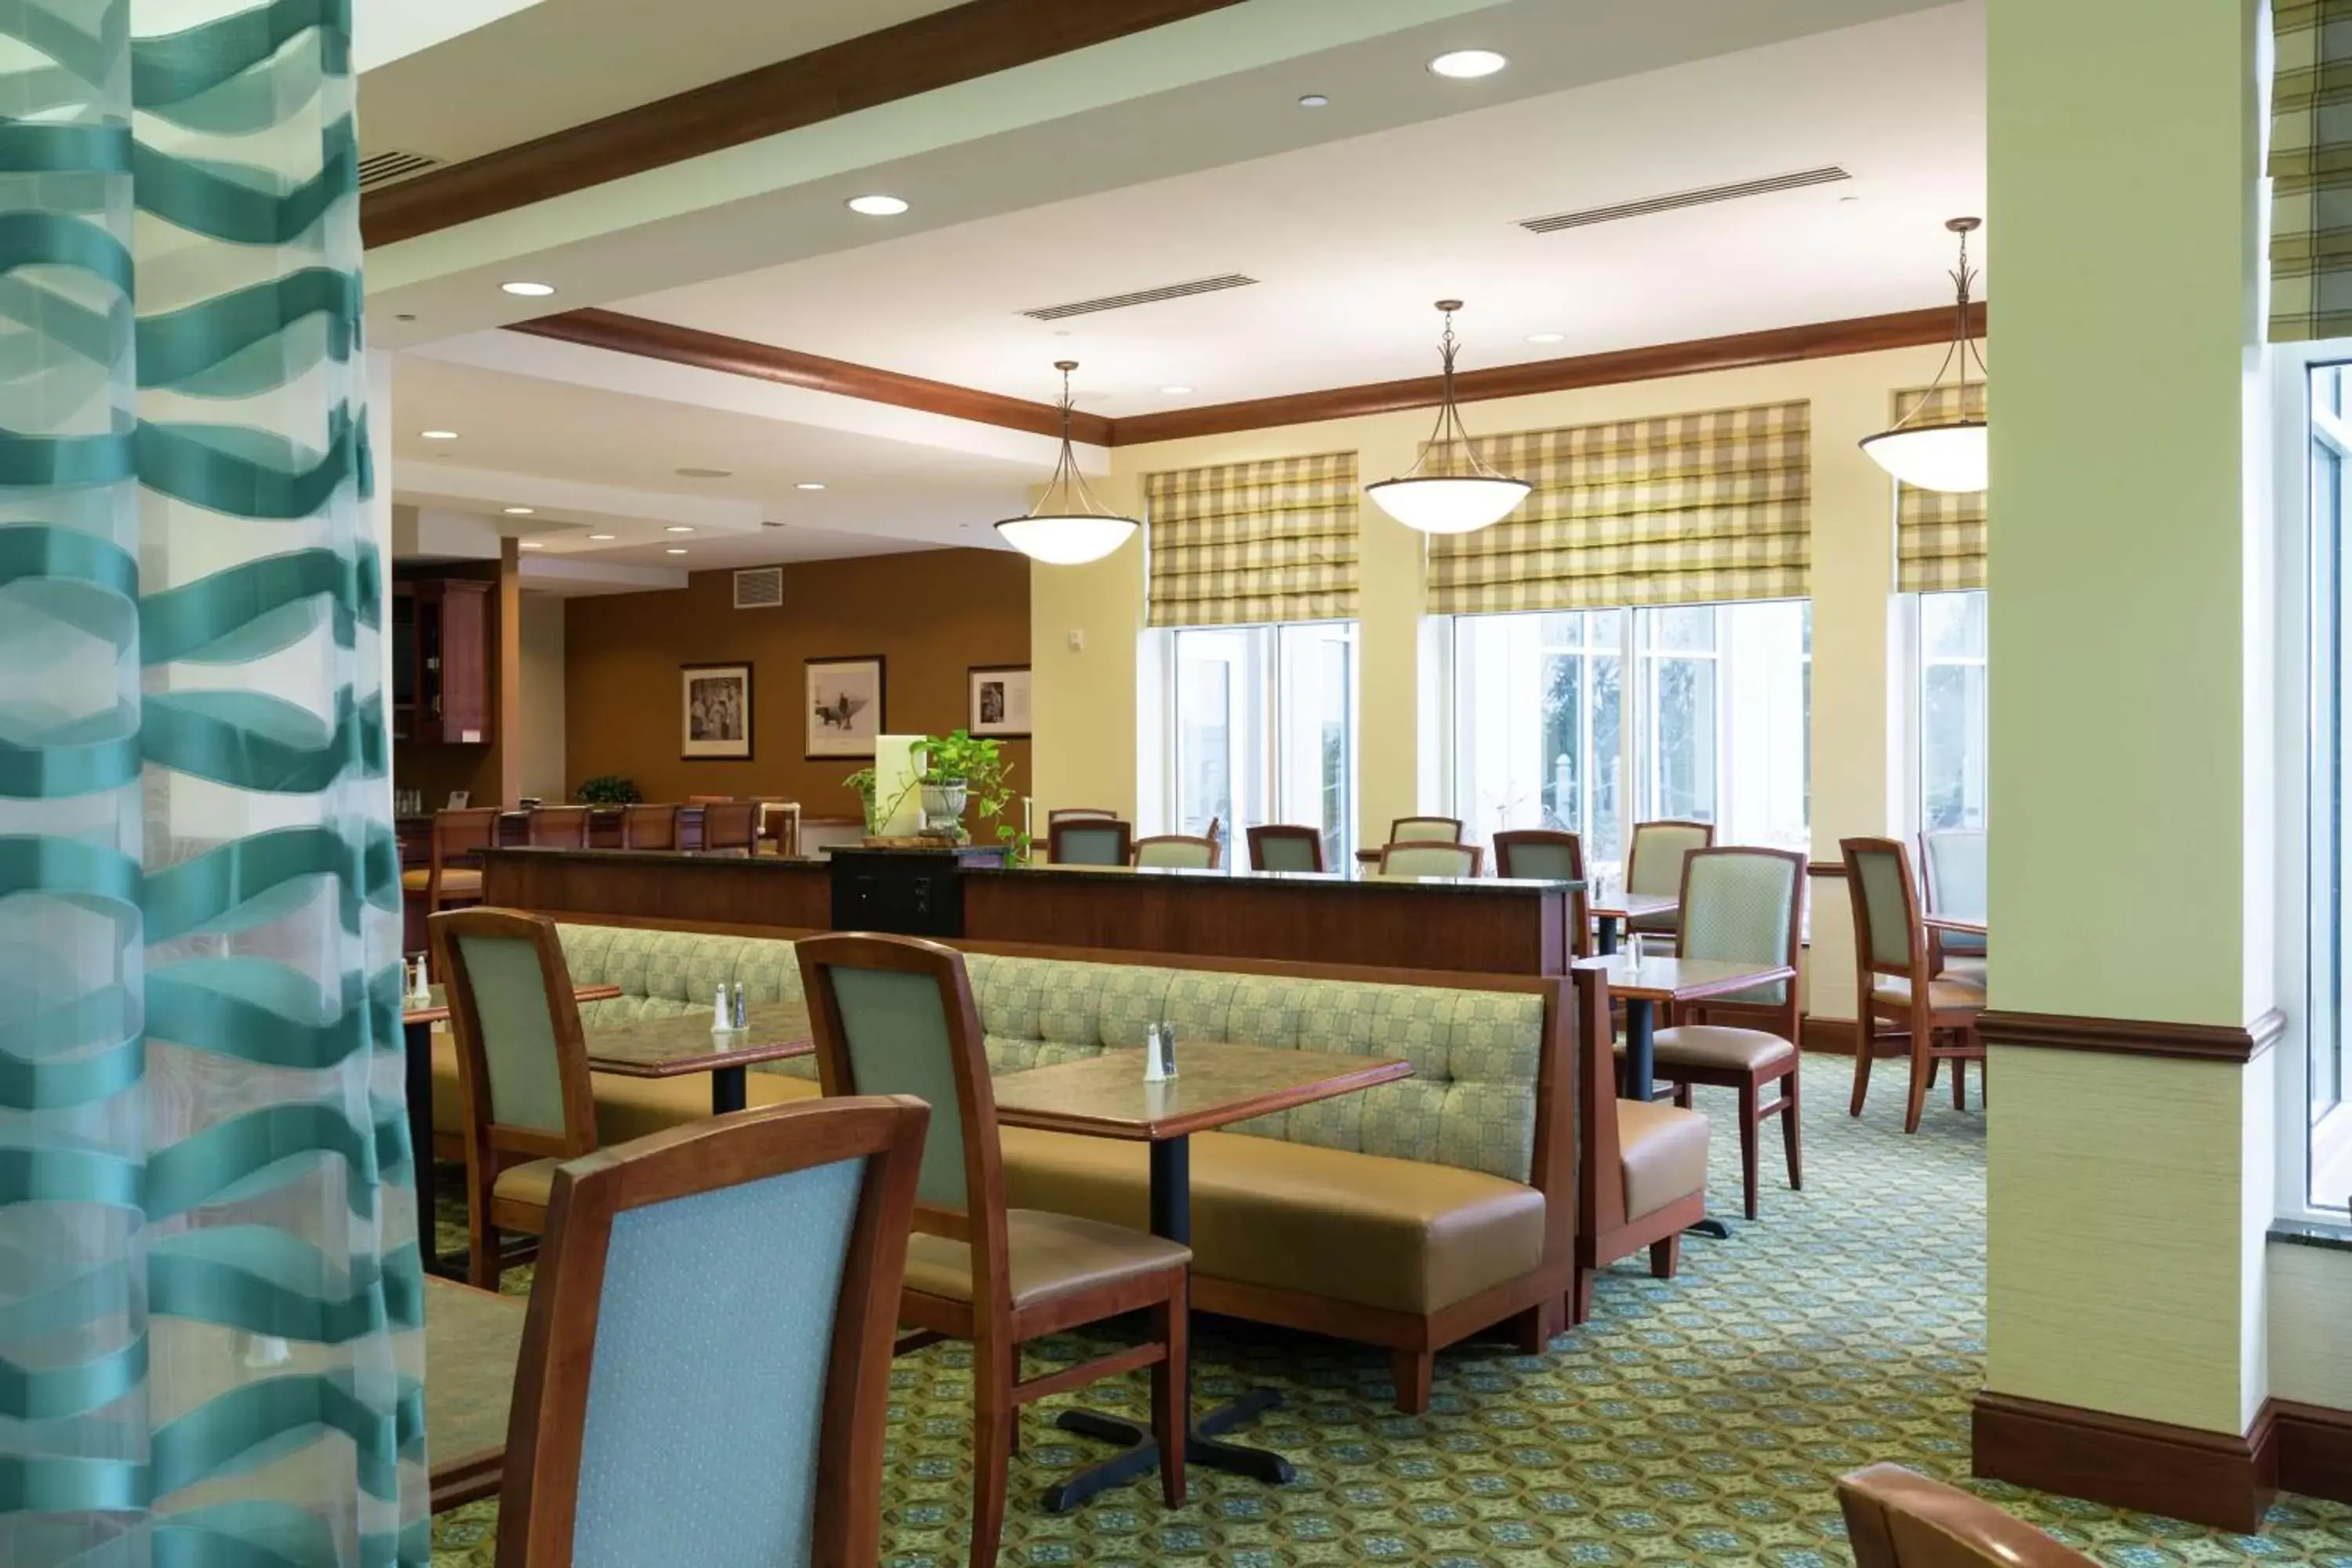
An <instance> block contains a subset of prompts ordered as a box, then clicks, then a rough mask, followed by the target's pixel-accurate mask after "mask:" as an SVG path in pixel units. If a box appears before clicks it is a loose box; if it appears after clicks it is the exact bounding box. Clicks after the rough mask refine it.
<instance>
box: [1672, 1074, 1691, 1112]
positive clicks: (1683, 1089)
mask: <svg viewBox="0 0 2352 1568" xmlns="http://www.w3.org/2000/svg"><path fill="white" fill-rule="evenodd" d="M1675 1105H1677V1106H1678V1107H1680V1108H1681V1109H1683V1110H1690V1109H1691V1086H1690V1084H1689V1083H1688V1082H1687V1081H1685V1082H1682V1083H1677V1084H1675Z"/></svg>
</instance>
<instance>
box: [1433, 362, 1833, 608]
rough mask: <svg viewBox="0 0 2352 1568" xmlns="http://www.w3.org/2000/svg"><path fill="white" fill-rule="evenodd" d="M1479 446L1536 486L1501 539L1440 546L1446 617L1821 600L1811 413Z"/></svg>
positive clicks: (1439, 594)
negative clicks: (1816, 594) (1816, 595)
mask: <svg viewBox="0 0 2352 1568" xmlns="http://www.w3.org/2000/svg"><path fill="white" fill-rule="evenodd" d="M1472 446H1473V447H1474V448H1475V450H1476V451H1477V453H1478V455H1479V456H1480V457H1481V458H1485V459H1486V461H1487V462H1489V463H1491V464H1493V465H1494V467H1495V468H1497V469H1498V470H1500V471H1501V472H1503V473H1506V474H1508V475H1510V476H1511V477H1512V478H1514V479H1525V480H1527V481H1528V483H1530V484H1532V485H1534V486H1535V489H1534V491H1533V492H1532V493H1531V494H1530V495H1529V496H1528V499H1527V500H1524V501H1522V502H1521V503H1520V504H1519V509H1518V510H1517V511H1515V512H1513V513H1511V515H1510V516H1509V517H1507V518H1506V519H1504V520H1503V521H1501V522H1498V523H1496V524H1495V525H1494V526H1493V527H1491V528H1483V529H1480V530H1479V531H1477V532H1475V533H1465V534H1454V535H1439V536H1436V537H1433V538H1432V539H1431V541H1430V552H1429V570H1430V593H1429V608H1430V611H1431V613H1432V614H1434V615H1445V616H1462V615H1477V614H1481V613H1485V612H1490V611H1497V610H1584V609H1605V608H1610V607H1613V606H1617V605H1703V604H1712V603H1717V602H1719V601H1722V600H1727V599H1792V598H1801V597H1803V596H1804V595H1806V594H1808V593H1809V592H1811V582H1812V405H1811V404H1809V403H1801V402H1800V403H1775V404H1768V405H1763V406H1761V407H1756V408H1725V409H1718V410H1717V411H1716V412H1714V413H1710V414H1676V415H1672V416H1666V417H1664V418H1658V419H1634V420H1628V421H1625V422H1624V423H1622V424H1616V425H1583V426H1576V427H1574V428H1571V429H1566V430H1532V431H1526V432H1522V433H1520V434H1518V435H1514V436H1492V437H1483V438H1480V439H1478V440H1475V441H1474V442H1472Z"/></svg>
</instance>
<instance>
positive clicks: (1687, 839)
mask: <svg viewBox="0 0 2352 1568" xmlns="http://www.w3.org/2000/svg"><path fill="white" fill-rule="evenodd" d="M1714 842H1715V824H1713V823H1711V822H1675V821H1671V820H1661V821H1657V822H1637V823H1635V824H1634V825H1633V843H1632V844H1631V846H1630V847H1628V848H1627V849H1626V851H1625V891H1626V892H1627V893H1628V894H1629V895H1630V894H1635V893H1640V894H1646V895H1651V896H1657V897H1672V896H1673V895H1674V894H1675V893H1677V892H1680V891H1681V890H1682V885H1683V857H1684V856H1685V855H1687V854H1689V853H1690V852H1691V851H1692V850H1694V849H1705V848H1706V847H1709V846H1710V845H1712V844H1713V843H1714ZM1675 925H1676V917H1675V916H1674V915H1672V914H1663V915H1643V916H1642V917H1640V918H1639V919H1637V920H1631V921H1626V922H1625V929H1626V930H1627V931H1629V932H1631V933H1633V935H1635V936H1664V937H1669V938H1671V937H1672V936H1673V935H1674V934H1675Z"/></svg>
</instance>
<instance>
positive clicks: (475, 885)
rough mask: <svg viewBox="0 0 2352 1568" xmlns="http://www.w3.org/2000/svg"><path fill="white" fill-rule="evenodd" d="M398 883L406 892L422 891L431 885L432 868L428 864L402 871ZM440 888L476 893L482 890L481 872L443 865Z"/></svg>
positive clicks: (455, 891) (446, 890)
mask: <svg viewBox="0 0 2352 1568" xmlns="http://www.w3.org/2000/svg"><path fill="white" fill-rule="evenodd" d="M400 885H401V887H402V889H404V890H405V891H407V892H411V893H421V892H424V891H425V889H428V888H430V887H432V886H433V868H431V867H430V866H422V867H418V868H415V869H413V870H407V871H403V872H402V873H401V874H400ZM441 890H442V891H443V892H445V893H478V892H480V891H481V890H482V874H481V873H480V872H479V871H471V870H467V869H465V868H462V867H457V868H452V867H446V866H445V867H443V868H442V870H441Z"/></svg>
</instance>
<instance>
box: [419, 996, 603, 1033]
mask: <svg viewBox="0 0 2352 1568" xmlns="http://www.w3.org/2000/svg"><path fill="white" fill-rule="evenodd" d="M620 994H621V988H620V987H619V986H617V985H580V986H574V987H573V988H572V1001H573V1002H575V1003H578V1002H610V1001H611V1000H612V999H613V998H614V997H615V996H618V995H620ZM448 1021H449V1005H448V1004H447V1003H446V1002H444V1003H443V1004H442V1005H440V1006H438V1007H427V1008H425V1010H424V1011H422V1012H419V1013H412V1012H410V1011H408V1010H407V1009H406V1008H403V1009H401V1014H400V1026H401V1027H402V1028H404V1029H410V1028H415V1026H417V1025H419V1024H446V1023H447V1022H448Z"/></svg>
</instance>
